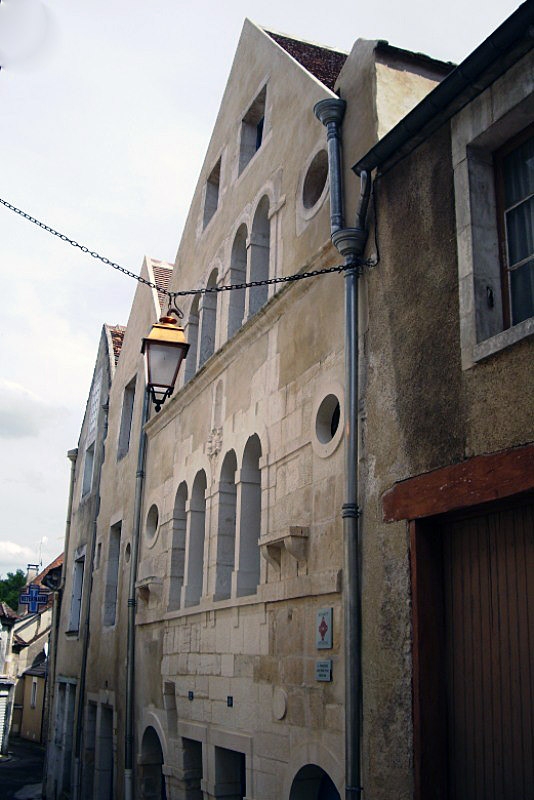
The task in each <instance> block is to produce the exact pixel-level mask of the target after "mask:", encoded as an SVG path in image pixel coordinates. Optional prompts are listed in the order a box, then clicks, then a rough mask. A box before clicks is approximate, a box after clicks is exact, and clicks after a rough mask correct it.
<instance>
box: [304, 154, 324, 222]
mask: <svg viewBox="0 0 534 800" xmlns="http://www.w3.org/2000/svg"><path fill="white" fill-rule="evenodd" d="M327 180H328V154H327V152H326V150H320V151H319V152H318V153H317V154H316V155H315V156H314V158H313V159H312V162H311V164H310V166H309V167H308V171H307V172H306V176H305V178H304V184H303V186H302V204H303V206H304V208H306V209H310V208H313V207H314V205H315V204H316V203H317V202H318V201H319V200H320V199H321V195H322V194H323V191H324V187H325V186H326V181H327Z"/></svg>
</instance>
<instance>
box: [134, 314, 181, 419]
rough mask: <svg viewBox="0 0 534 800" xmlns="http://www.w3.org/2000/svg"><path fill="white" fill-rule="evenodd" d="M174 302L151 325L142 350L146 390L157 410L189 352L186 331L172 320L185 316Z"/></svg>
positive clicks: (167, 394)
mask: <svg viewBox="0 0 534 800" xmlns="http://www.w3.org/2000/svg"><path fill="white" fill-rule="evenodd" d="M171 303H172V299H171ZM171 303H169V309H168V311H167V314H166V315H165V316H163V317H160V320H159V322H156V324H155V325H153V326H152V330H151V331H150V333H149V334H148V336H146V337H145V338H144V339H143V345H142V347H141V352H142V353H143V354H144V356H145V368H146V388H147V392H149V394H150V396H151V398H152V402H153V403H154V405H155V407H156V411H159V410H160V409H161V406H162V405H163V403H164V402H165V400H166V399H167V398H168V397H170V396H171V394H172V393H173V391H174V384H175V383H176V378H177V377H178V371H179V369H180V365H181V363H182V360H183V359H184V358H185V357H186V355H187V351H188V350H189V345H188V343H187V342H186V340H185V335H184V329H183V328H182V327H181V326H180V325H178V320H177V319H174V317H171V314H176V316H177V317H179V318H181V317H182V316H183V314H182V312H181V311H180V309H178V308H176V307H172V306H171Z"/></svg>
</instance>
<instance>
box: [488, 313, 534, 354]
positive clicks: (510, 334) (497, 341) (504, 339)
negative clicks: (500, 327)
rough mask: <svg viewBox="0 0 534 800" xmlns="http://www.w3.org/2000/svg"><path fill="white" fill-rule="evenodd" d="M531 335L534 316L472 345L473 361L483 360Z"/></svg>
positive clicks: (533, 333)
mask: <svg viewBox="0 0 534 800" xmlns="http://www.w3.org/2000/svg"><path fill="white" fill-rule="evenodd" d="M532 335H534V317H531V318H530V319H526V320H524V321H523V322H520V323H518V324H517V325H514V326H513V327H512V328H507V329H506V330H505V331H501V332H500V333H497V334H495V336H491V337H490V338H489V339H486V340H485V341H483V342H479V343H478V344H476V345H475V346H474V347H473V361H474V362H475V363H477V362H478V361H483V360H484V359H485V358H489V357H490V356H492V355H495V353H499V352H500V351H501V350H504V349H505V348H506V347H510V346H511V345H513V344H516V342H520V341H521V340H522V339H526V338H527V337H529V336H532Z"/></svg>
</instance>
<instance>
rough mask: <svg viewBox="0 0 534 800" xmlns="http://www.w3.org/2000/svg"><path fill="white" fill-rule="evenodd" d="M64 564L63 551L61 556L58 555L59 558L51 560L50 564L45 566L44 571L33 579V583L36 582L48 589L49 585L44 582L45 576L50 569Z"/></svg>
mask: <svg viewBox="0 0 534 800" xmlns="http://www.w3.org/2000/svg"><path fill="white" fill-rule="evenodd" d="M62 564H63V553H61V554H60V555H59V556H57V558H55V559H54V560H53V561H51V562H50V564H48V566H47V567H45V568H44V569H43V571H42V572H40V573H39V575H38V576H37V577H36V578H35V579H34V580H33V581H31V583H36V584H37V585H38V586H43V587H44V588H45V589H48V587H47V586H46V585H45V584H44V583H43V578H45V577H46V576H47V575H48V573H49V572H50V570H52V569H55V568H56V567H60V566H61V565H62Z"/></svg>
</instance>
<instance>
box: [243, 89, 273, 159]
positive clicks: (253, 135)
mask: <svg viewBox="0 0 534 800" xmlns="http://www.w3.org/2000/svg"><path fill="white" fill-rule="evenodd" d="M266 97H267V87H266V86H264V87H263V89H262V90H261V92H260V93H259V95H258V96H257V97H256V99H255V100H254V102H253V103H252V105H251V106H250V108H249V110H248V111H247V113H246V114H245V116H244V117H243V121H242V123H241V145H240V150H239V172H240V173H241V172H242V171H243V170H244V169H245V167H246V166H247V164H248V163H249V161H250V159H251V158H252V156H253V155H254V154H255V153H256V151H257V150H259V149H260V147H261V144H262V142H263V132H264V127H265V100H266Z"/></svg>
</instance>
